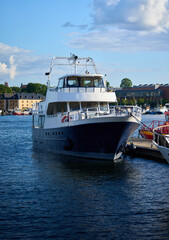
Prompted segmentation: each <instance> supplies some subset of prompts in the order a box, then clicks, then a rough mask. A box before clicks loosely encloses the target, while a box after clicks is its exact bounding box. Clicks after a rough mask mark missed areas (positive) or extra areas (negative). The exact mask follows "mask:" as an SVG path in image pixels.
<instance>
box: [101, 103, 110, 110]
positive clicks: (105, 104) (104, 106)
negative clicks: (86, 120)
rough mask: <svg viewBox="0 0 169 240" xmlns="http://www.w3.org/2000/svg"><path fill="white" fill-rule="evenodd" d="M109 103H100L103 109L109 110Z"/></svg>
mask: <svg viewBox="0 0 169 240" xmlns="http://www.w3.org/2000/svg"><path fill="white" fill-rule="evenodd" d="M107 107H108V103H107V102H101V103H100V110H101V111H107Z"/></svg>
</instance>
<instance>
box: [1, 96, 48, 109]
mask: <svg viewBox="0 0 169 240" xmlns="http://www.w3.org/2000/svg"><path fill="white" fill-rule="evenodd" d="M44 100H45V97H44V96H43V95H42V94H39V93H38V94H35V93H3V94H2V95H0V110H4V111H10V110H14V109H20V110H22V111H24V110H27V109H29V108H32V106H33V104H34V103H38V102H41V101H44Z"/></svg>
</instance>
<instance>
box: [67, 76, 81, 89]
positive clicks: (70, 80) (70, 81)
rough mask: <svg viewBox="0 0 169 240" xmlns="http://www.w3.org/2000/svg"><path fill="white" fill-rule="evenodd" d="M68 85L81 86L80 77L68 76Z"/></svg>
mask: <svg viewBox="0 0 169 240" xmlns="http://www.w3.org/2000/svg"><path fill="white" fill-rule="evenodd" d="M67 87H79V79H78V77H68V79H67Z"/></svg>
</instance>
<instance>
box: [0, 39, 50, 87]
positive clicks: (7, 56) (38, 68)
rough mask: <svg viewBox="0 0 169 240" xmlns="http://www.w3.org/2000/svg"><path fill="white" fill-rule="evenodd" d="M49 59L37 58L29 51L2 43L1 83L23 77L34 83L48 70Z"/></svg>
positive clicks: (0, 60) (0, 59)
mask: <svg viewBox="0 0 169 240" xmlns="http://www.w3.org/2000/svg"><path fill="white" fill-rule="evenodd" d="M49 59H50V57H49V56H37V55H34V54H33V53H32V52H31V51H29V50H26V49H22V48H18V47H12V46H9V45H7V44H3V43H0V82H4V81H9V80H12V81H14V80H15V81H17V79H18V78H20V79H21V78H22V77H23V78H26V79H27V80H28V81H30V80H29V79H31V81H34V79H36V78H37V77H38V76H43V75H44V72H45V71H47V70H48V66H49ZM43 69H45V70H44V72H42V71H43ZM39 81H41V79H39ZM16 85H17V84H16Z"/></svg>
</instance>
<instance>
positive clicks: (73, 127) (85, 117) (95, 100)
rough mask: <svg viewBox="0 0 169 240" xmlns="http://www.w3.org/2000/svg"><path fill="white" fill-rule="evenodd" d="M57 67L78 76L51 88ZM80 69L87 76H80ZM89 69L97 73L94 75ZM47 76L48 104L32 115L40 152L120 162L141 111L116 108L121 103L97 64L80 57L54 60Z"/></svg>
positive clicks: (130, 108) (39, 105)
mask: <svg viewBox="0 0 169 240" xmlns="http://www.w3.org/2000/svg"><path fill="white" fill-rule="evenodd" d="M58 61H59V62H58ZM56 64H57V65H58V66H60V65H69V66H71V67H73V69H74V73H72V74H66V75H64V76H62V77H60V78H59V80H58V85H57V87H50V80H51V76H52V75H53V74H52V72H53V67H54V66H55V65H56ZM77 68H78V69H77ZM79 68H81V69H83V71H84V73H77V72H78V71H77V70H79ZM89 68H92V69H93V70H94V73H89ZM46 75H48V89H47V94H46V100H45V101H44V102H40V103H39V104H38V105H36V106H34V107H33V111H32V115H33V128H32V136H33V146H34V148H35V149H40V150H45V151H48V152H51V153H60V154H65V155H70V156H77V157H84V158H91V159H107V160H113V159H117V158H120V156H121V154H122V151H123V148H124V147H125V145H126V142H127V140H128V138H129V137H130V136H131V135H132V134H133V132H134V131H135V130H136V129H137V128H138V127H139V125H140V124H139V122H138V121H137V119H139V120H140V119H141V108H139V107H137V106H116V107H115V106H111V105H112V104H114V103H115V102H117V99H116V95H115V92H108V91H107V88H106V81H105V80H104V78H103V75H101V74H98V72H97V69H96V65H95V63H94V61H93V59H92V58H78V57H77V56H75V55H74V54H73V55H71V56H70V57H69V58H65V57H54V58H52V61H51V66H50V72H49V73H46ZM54 76H56V75H54Z"/></svg>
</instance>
